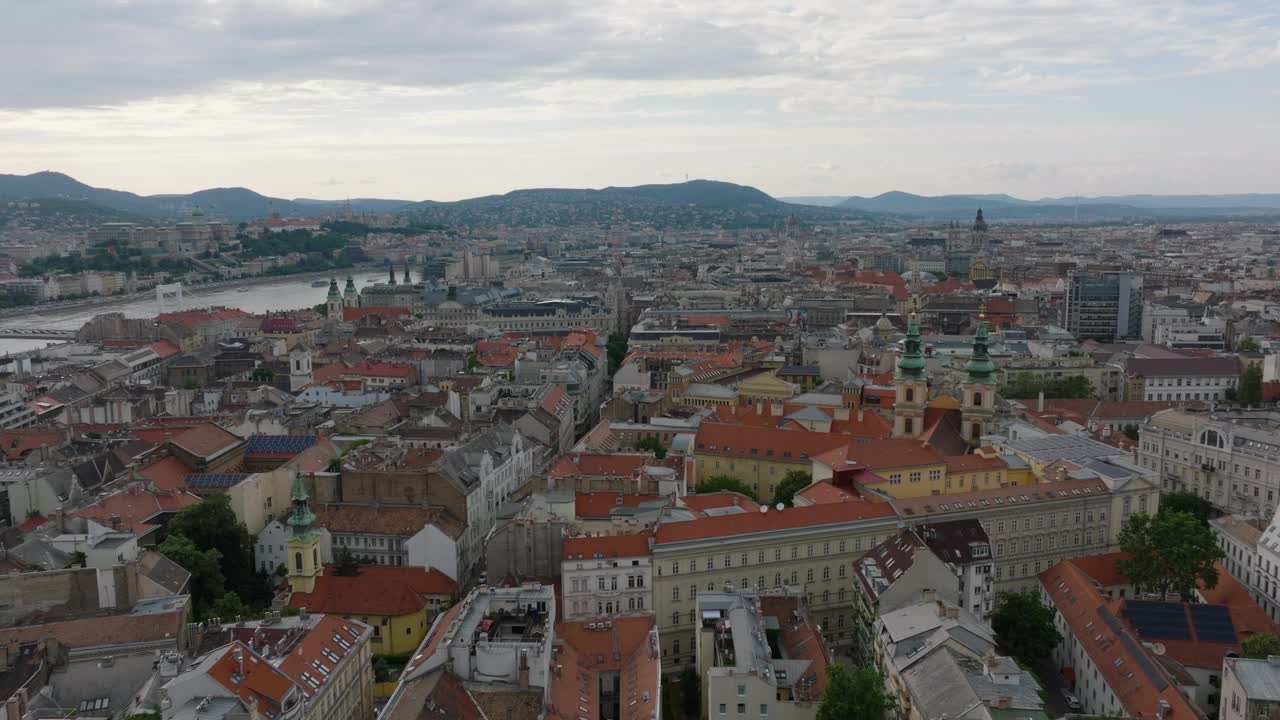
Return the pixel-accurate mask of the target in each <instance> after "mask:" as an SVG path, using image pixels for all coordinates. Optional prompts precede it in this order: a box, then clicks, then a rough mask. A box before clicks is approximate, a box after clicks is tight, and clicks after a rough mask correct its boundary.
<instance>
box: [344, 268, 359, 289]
mask: <svg viewBox="0 0 1280 720" xmlns="http://www.w3.org/2000/svg"><path fill="white" fill-rule="evenodd" d="M355 291H356V281H355V280H354V279H353V278H352V277H351V274H350V273H348V274H347V287H346V288H344V289H343V292H344V293H353V292H355Z"/></svg>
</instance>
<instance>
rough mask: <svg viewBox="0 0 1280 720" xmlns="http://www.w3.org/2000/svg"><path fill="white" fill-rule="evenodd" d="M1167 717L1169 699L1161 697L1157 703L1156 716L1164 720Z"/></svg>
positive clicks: (1159, 719)
mask: <svg viewBox="0 0 1280 720" xmlns="http://www.w3.org/2000/svg"><path fill="white" fill-rule="evenodd" d="M1167 717H1169V701H1168V700H1165V699H1163V698H1161V700H1160V702H1158V703H1156V718H1158V720H1164V719H1165V718H1167Z"/></svg>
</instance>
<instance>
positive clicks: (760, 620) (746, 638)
mask: <svg viewBox="0 0 1280 720" xmlns="http://www.w3.org/2000/svg"><path fill="white" fill-rule="evenodd" d="M697 607H698V618H699V624H698V631H697V635H696V641H695V642H696V646H697V649H696V655H697V668H698V676H699V678H700V679H701V687H702V701H703V712H702V717H703V718H707V719H709V720H719V719H722V718H731V717H732V718H744V717H751V718H771V719H776V720H812V719H813V718H814V717H815V716H816V715H817V713H818V705H819V704H820V702H821V700H822V692H823V690H825V689H826V684H827V666H828V665H829V664H830V661H831V658H830V654H829V652H828V650H827V646H826V644H825V643H824V642H823V640H822V634H821V632H820V631H819V630H818V626H817V625H818V624H817V622H816V621H815V619H814V618H813V617H812V616H811V615H810V614H809V613H808V611H807V610H806V608H805V603H804V599H803V597H802V596H801V595H800V594H798V593H795V592H791V591H788V590H786V589H778V590H773V591H761V592H751V591H738V590H735V589H733V588H731V587H726V588H725V589H724V590H723V591H721V592H709V593H703V594H701V595H699V596H698V605H697Z"/></svg>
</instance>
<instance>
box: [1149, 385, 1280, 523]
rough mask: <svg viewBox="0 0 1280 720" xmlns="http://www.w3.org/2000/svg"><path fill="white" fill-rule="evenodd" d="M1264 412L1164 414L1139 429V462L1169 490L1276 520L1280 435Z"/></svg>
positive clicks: (1159, 414)
mask: <svg viewBox="0 0 1280 720" xmlns="http://www.w3.org/2000/svg"><path fill="white" fill-rule="evenodd" d="M1274 426H1275V422H1274V418H1272V417H1271V416H1269V415H1263V414H1259V413H1215V414H1209V413H1191V412H1186V411H1183V410H1163V411H1160V412H1157V413H1155V414H1153V415H1152V416H1151V417H1150V418H1149V419H1148V420H1147V422H1145V423H1144V424H1143V425H1142V427H1141V429H1140V431H1139V440H1138V447H1137V448H1136V450H1137V461H1138V464H1139V465H1140V466H1142V467H1143V468H1145V469H1146V470H1148V471H1150V472H1152V473H1153V474H1155V475H1156V476H1157V477H1159V478H1160V482H1161V486H1162V487H1163V488H1164V489H1165V490H1170V491H1173V490H1182V491H1187V492H1193V493H1195V494H1197V495H1199V496H1201V497H1203V498H1205V499H1206V500H1208V501H1210V502H1212V503H1213V504H1214V505H1215V506H1217V507H1218V508H1221V509H1222V510H1225V511H1227V512H1230V513H1239V514H1245V515H1250V516H1255V517H1257V516H1261V517H1270V516H1271V514H1272V513H1273V512H1274V511H1275V509H1276V504H1277V494H1278V493H1280V432H1277V431H1276V430H1274V429H1272V428H1273V427H1274Z"/></svg>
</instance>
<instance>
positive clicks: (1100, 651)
mask: <svg viewBox="0 0 1280 720" xmlns="http://www.w3.org/2000/svg"><path fill="white" fill-rule="evenodd" d="M1040 585H1041V587H1042V588H1043V589H1044V591H1045V593H1046V594H1047V595H1048V596H1049V601H1050V602H1051V603H1052V604H1053V605H1054V607H1056V609H1057V611H1058V612H1059V613H1060V614H1061V615H1062V618H1063V620H1064V621H1065V622H1066V623H1067V629H1068V632H1070V633H1072V634H1073V635H1075V638H1076V641H1077V642H1079V643H1080V644H1081V645H1082V646H1083V647H1084V650H1085V652H1086V653H1088V654H1089V657H1090V658H1091V659H1092V660H1093V664H1094V667H1095V668H1096V669H1097V672H1098V673H1100V674H1101V675H1102V679H1103V681H1104V682H1105V683H1106V684H1107V685H1108V686H1109V687H1110V688H1111V689H1112V691H1113V692H1115V695H1116V698H1117V699H1118V700H1119V701H1120V704H1121V705H1123V706H1124V710H1125V713H1126V714H1127V715H1128V716H1130V717H1139V718H1152V717H1154V716H1155V712H1156V708H1157V707H1158V706H1159V702H1160V701H1161V700H1164V701H1165V702H1166V703H1168V704H1169V709H1170V712H1169V714H1168V715H1166V716H1165V717H1166V718H1175V719H1177V720H1192V719H1193V718H1198V717H1200V714H1199V712H1198V710H1197V709H1196V708H1195V707H1194V706H1192V705H1191V703H1190V702H1189V701H1188V700H1187V699H1186V697H1184V696H1183V694H1182V693H1181V692H1179V690H1178V686H1177V685H1176V684H1175V683H1174V682H1172V681H1171V680H1170V678H1169V676H1168V675H1167V674H1166V673H1165V672H1164V670H1162V669H1161V668H1160V666H1159V665H1158V664H1157V663H1156V662H1155V661H1154V660H1152V659H1151V658H1150V657H1149V656H1147V657H1145V658H1138V657H1137V656H1136V655H1137V654H1142V655H1146V651H1145V650H1144V649H1143V648H1142V645H1141V643H1140V642H1139V641H1138V639H1137V638H1136V637H1134V635H1133V633H1132V632H1130V631H1129V630H1128V629H1126V628H1125V627H1124V626H1123V625H1122V623H1121V621H1119V620H1118V619H1117V618H1118V615H1117V614H1116V613H1115V610H1114V609H1113V608H1112V607H1109V606H1108V604H1107V603H1106V602H1105V601H1106V598H1104V597H1103V596H1102V595H1101V593H1099V592H1098V590H1097V588H1095V587H1094V584H1093V579H1092V578H1090V577H1089V576H1088V575H1087V574H1086V573H1085V572H1084V571H1083V570H1081V569H1080V568H1079V567H1077V566H1076V565H1074V564H1073V563H1070V562H1060V563H1058V564H1056V565H1054V566H1053V567H1051V568H1049V569H1048V570H1046V571H1044V572H1043V573H1040ZM1123 636H1127V640H1126V639H1124V637H1123ZM1117 661H1120V662H1119V663H1117ZM1219 664H1221V660H1219ZM1072 670H1075V671H1077V672H1078V669H1076V668H1072ZM1160 686H1163V689H1161V688H1160Z"/></svg>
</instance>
